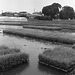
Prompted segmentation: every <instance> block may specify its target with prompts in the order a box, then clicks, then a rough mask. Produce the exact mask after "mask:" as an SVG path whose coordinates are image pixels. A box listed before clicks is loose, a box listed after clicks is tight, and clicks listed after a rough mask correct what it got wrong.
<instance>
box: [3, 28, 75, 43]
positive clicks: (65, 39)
mask: <svg viewBox="0 0 75 75" xmlns="http://www.w3.org/2000/svg"><path fill="white" fill-rule="evenodd" d="M3 33H7V34H14V35H20V36H27V37H30V38H35V39H42V40H47V41H51V42H59V43H65V44H74V43H75V35H72V34H71V33H63V32H57V31H53V32H50V31H40V30H36V29H26V28H25V29H6V30H4V31H3Z"/></svg>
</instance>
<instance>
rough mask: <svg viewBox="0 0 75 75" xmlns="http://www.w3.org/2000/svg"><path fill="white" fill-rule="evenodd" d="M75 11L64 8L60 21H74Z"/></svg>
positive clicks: (70, 8) (68, 7)
mask: <svg viewBox="0 0 75 75" xmlns="http://www.w3.org/2000/svg"><path fill="white" fill-rule="evenodd" d="M73 18H74V9H73V8H72V7H70V6H64V7H63V8H62V10H61V11H60V19H73Z"/></svg>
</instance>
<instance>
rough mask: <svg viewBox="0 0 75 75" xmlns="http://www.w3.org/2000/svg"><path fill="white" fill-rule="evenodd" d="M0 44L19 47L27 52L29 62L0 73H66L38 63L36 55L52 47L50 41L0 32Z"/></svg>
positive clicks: (4, 74)
mask: <svg viewBox="0 0 75 75" xmlns="http://www.w3.org/2000/svg"><path fill="white" fill-rule="evenodd" d="M0 45H6V46H9V47H10V48H13V47H15V48H20V49H21V51H22V52H26V53H28V54H29V64H23V65H20V66H17V67H16V68H13V69H11V70H9V71H6V72H0V75H66V74H65V73H64V72H62V71H58V70H56V69H54V68H50V67H47V66H44V65H41V64H39V63H38V55H39V54H40V53H42V52H43V51H44V48H54V47H55V46H56V45H54V44H52V43H50V42H42V41H37V40H33V39H29V38H26V37H24V38H22V37H19V36H13V35H5V34H2V33H0Z"/></svg>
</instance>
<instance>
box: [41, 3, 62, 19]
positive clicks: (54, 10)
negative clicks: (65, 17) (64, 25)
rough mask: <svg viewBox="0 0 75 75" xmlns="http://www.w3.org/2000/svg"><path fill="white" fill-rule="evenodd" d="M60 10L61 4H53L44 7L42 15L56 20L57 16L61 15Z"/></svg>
mask: <svg viewBox="0 0 75 75" xmlns="http://www.w3.org/2000/svg"><path fill="white" fill-rule="evenodd" d="M59 8H61V5H60V4H59V3H53V4H52V5H49V6H46V7H43V9H42V13H43V14H44V15H46V16H50V17H51V18H53V19H55V15H58V14H59Z"/></svg>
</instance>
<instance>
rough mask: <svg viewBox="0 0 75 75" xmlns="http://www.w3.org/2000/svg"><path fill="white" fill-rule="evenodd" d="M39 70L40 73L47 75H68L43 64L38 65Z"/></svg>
mask: <svg viewBox="0 0 75 75" xmlns="http://www.w3.org/2000/svg"><path fill="white" fill-rule="evenodd" d="M38 69H39V71H41V72H43V73H46V74H50V75H68V74H67V73H65V72H63V71H60V70H57V69H55V68H52V67H48V66H45V65H42V64H38Z"/></svg>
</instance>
